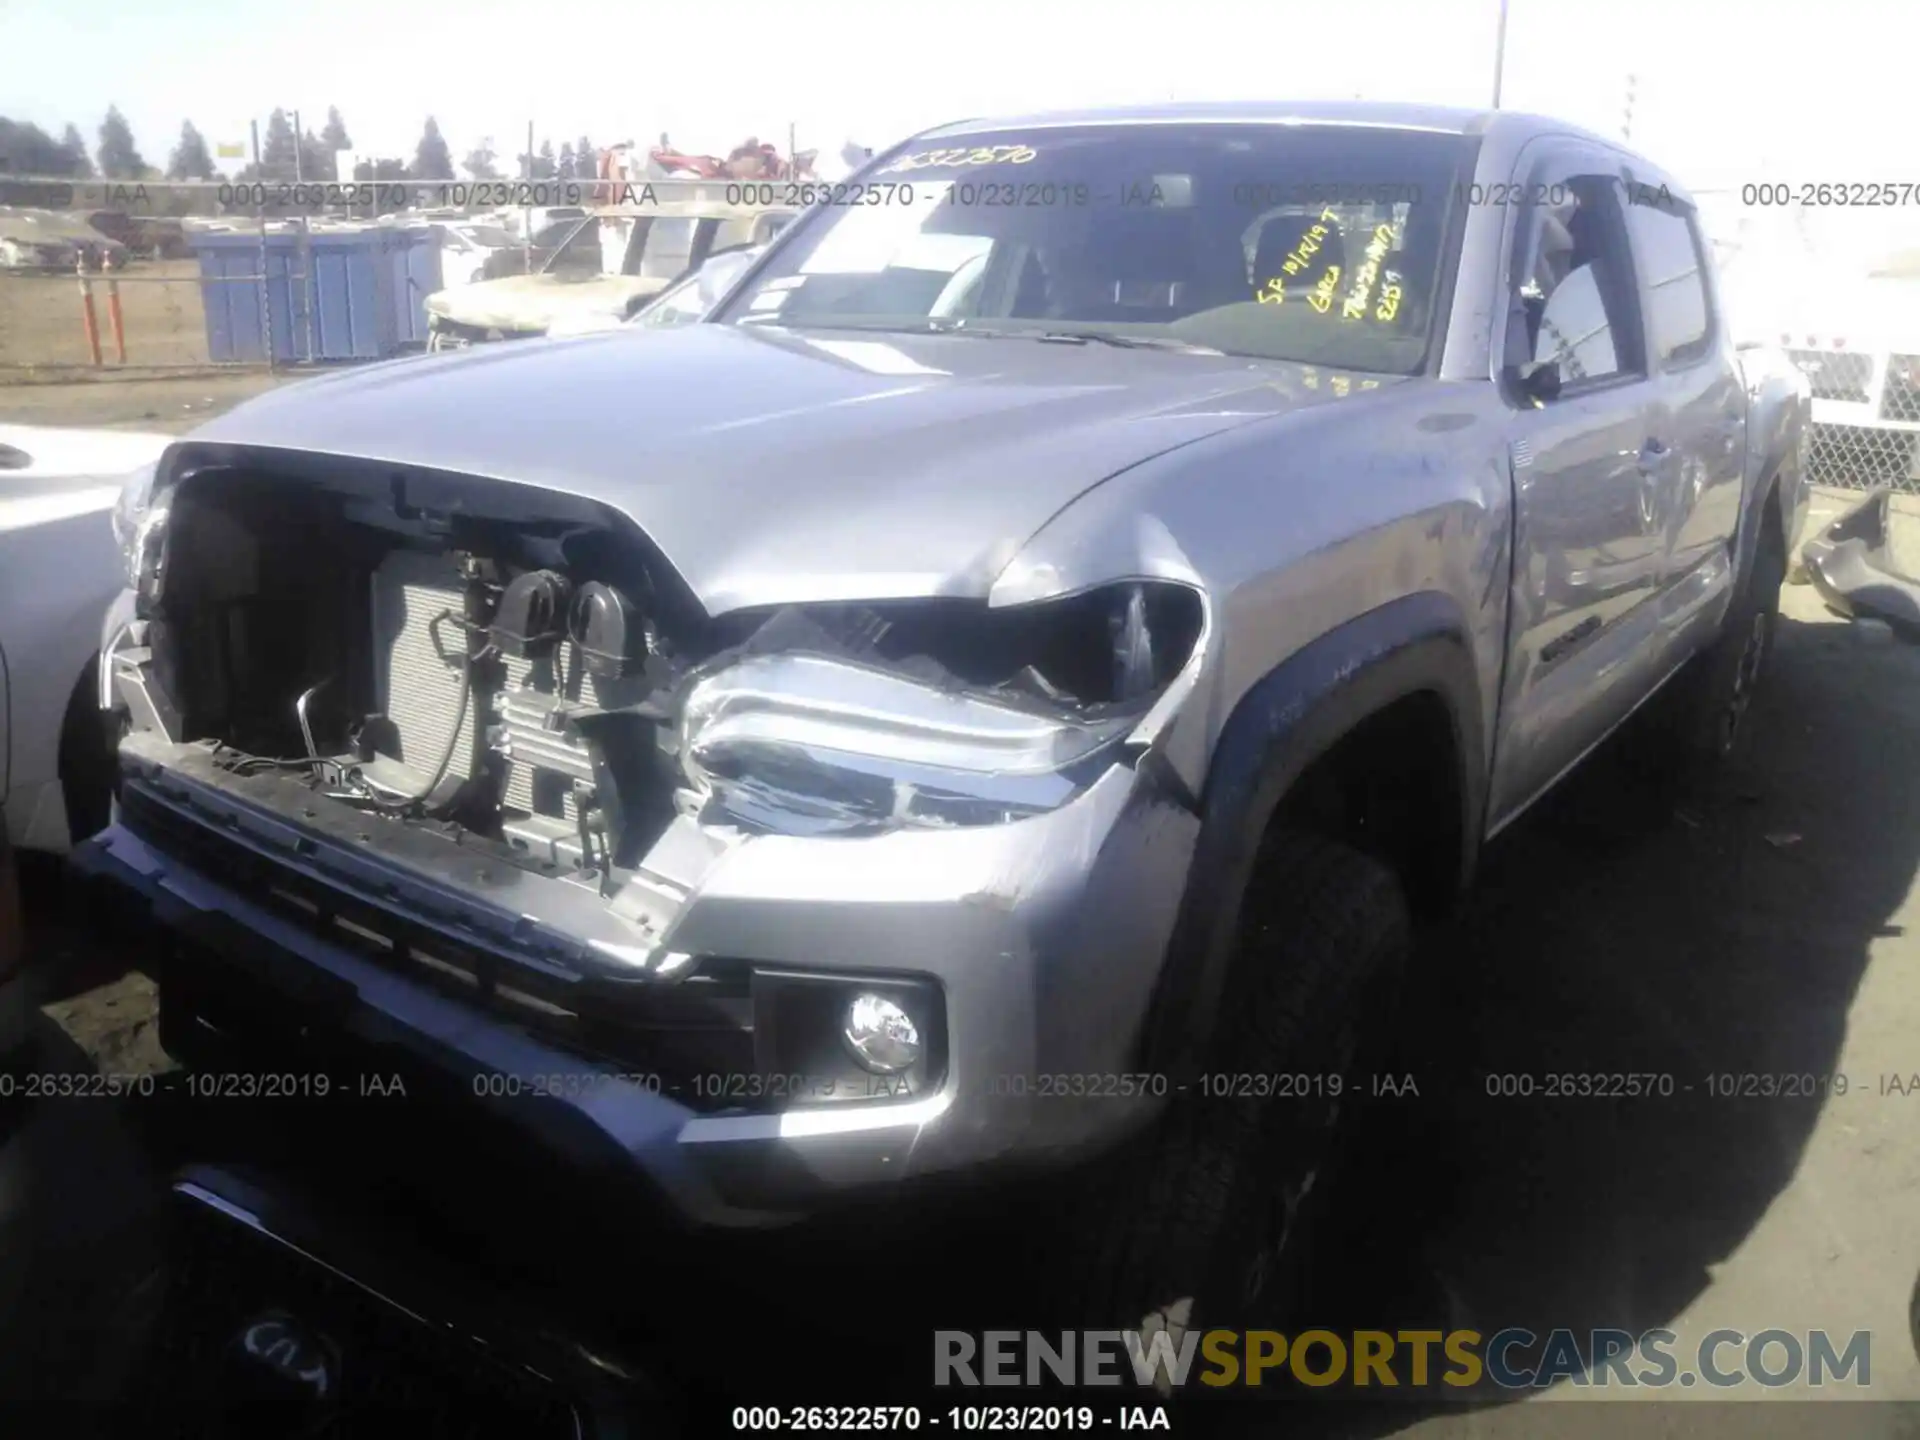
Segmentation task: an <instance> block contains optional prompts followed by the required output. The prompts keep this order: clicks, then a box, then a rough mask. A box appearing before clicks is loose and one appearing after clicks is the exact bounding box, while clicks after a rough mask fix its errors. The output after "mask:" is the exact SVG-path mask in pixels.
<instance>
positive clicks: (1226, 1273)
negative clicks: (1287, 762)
mask: <svg viewBox="0 0 1920 1440" xmlns="http://www.w3.org/2000/svg"><path fill="white" fill-rule="evenodd" d="M1411 946H1412V922H1411V920H1410V918H1409V914H1408V908H1407V902H1406V898H1405V896H1404V894H1403V893H1402V890H1401V886H1400V883H1399V881H1398V879H1397V878H1396V877H1395V876H1394V875H1393V873H1392V872H1391V871H1389V870H1388V869H1386V868H1385V867H1384V866H1382V865H1380V864H1378V863H1377V862H1375V861H1373V860H1371V859H1369V858H1367V857H1366V856H1364V855H1362V854H1360V853H1358V852H1357V851H1354V850H1352V849H1349V848H1348V847H1346V846H1344V845H1340V844H1336V843H1334V842H1331V841H1328V840H1323V839H1320V838H1318V837H1315V836H1311V835H1304V834H1296V833H1283V834H1280V835H1276V836H1274V837H1272V838H1270V839H1269V840H1268V841H1267V842H1266V844H1265V847H1264V853H1263V854H1262V856H1261V858H1260V863H1259V864H1258V865H1257V867H1256V869H1255V871H1254V879H1253V882H1252V884H1251V885H1250V886H1249V891H1248V894H1247V897H1246V902H1245V905H1244V908H1243V915H1242V924H1241V933H1240V941H1239V951H1238V954H1237V955H1236V956H1235V958H1234V961H1233V968H1232V972H1231V974H1230V976H1229V978H1228V982H1227V991H1226V993H1225V995H1224V996H1223V997H1222V1003H1223V1007H1224V1008H1223V1010H1222V1012H1221V1014H1222V1022H1221V1023H1222V1027H1223V1029H1222V1031H1221V1033H1220V1035H1219V1037H1218V1042H1217V1043H1216V1045H1215V1046H1214V1048H1213V1052H1212V1054H1211V1056H1210V1058H1209V1060H1208V1073H1209V1074H1210V1075H1214V1076H1248V1077H1255V1079H1256V1080H1257V1077H1262V1076H1274V1075H1316V1074H1318V1075H1328V1076H1332V1075H1339V1076H1341V1077H1342V1081H1343V1083H1342V1086H1341V1092H1342V1093H1341V1095H1340V1098H1339V1099H1338V1100H1334V1099H1333V1098H1332V1097H1331V1096H1329V1095H1326V1094H1322V1095H1320V1096H1312V1095H1308V1096H1299V1095H1287V1094H1281V1095H1276V1094H1274V1093H1272V1089H1273V1087H1270V1086H1267V1085H1263V1084H1259V1083H1254V1084H1251V1085H1239V1084H1232V1085H1229V1086H1228V1087H1227V1092H1226V1093H1201V1090H1200V1087H1195V1086H1190V1087H1189V1088H1188V1090H1187V1091H1186V1092H1185V1093H1184V1094H1182V1095H1181V1096H1180V1097H1179V1098H1178V1099H1177V1100H1176V1101H1175V1103H1174V1105H1173V1107H1172V1108H1171V1109H1170V1110H1169V1112H1168V1113H1167V1114H1166V1115H1165V1116H1164V1117H1162V1120H1161V1123H1159V1124H1158V1125H1157V1126H1156V1127H1155V1128H1154V1129H1153V1130H1152V1131H1151V1132H1149V1133H1148V1134H1146V1135H1145V1136H1143V1137H1141V1138H1140V1140H1139V1141H1138V1142H1137V1143H1135V1144H1133V1145H1131V1146H1129V1147H1127V1148H1126V1149H1125V1150H1124V1151H1123V1152H1122V1153H1121V1154H1119V1155H1116V1156H1114V1157H1112V1158H1111V1159H1110V1160H1109V1161H1108V1162H1107V1163H1106V1164H1105V1165H1103V1166H1100V1167H1098V1169H1097V1172H1096V1174H1095V1175H1092V1176H1089V1177H1088V1183H1087V1187H1086V1199H1087V1201H1088V1204H1087V1205H1086V1207H1085V1209H1084V1210H1083V1211H1082V1212H1081V1213H1080V1214H1079V1215H1077V1216H1075V1217H1074V1218H1073V1220H1071V1221H1070V1222H1069V1223H1070V1224H1071V1225H1072V1226H1073V1233H1070V1234H1069V1235H1068V1236H1066V1237H1065V1244H1066V1245H1067V1246H1068V1253H1069V1257H1070V1259H1069V1273H1068V1274H1067V1275H1065V1276H1063V1277H1062V1279H1063V1283H1062V1284H1061V1285H1059V1286H1058V1287H1056V1288H1057V1289H1058V1290H1060V1291H1063V1292H1064V1293H1062V1294H1060V1295H1059V1296H1058V1300H1059V1307H1060V1310H1061V1313H1062V1317H1063V1323H1064V1324H1066V1325H1070V1326H1086V1327H1092V1328H1101V1329H1114V1328H1118V1329H1147V1330H1153V1329H1159V1328H1166V1329H1169V1330H1174V1331H1175V1332H1176V1334H1175V1338H1176V1342H1177V1339H1178V1331H1179V1330H1189V1329H1196V1328H1197V1329H1200V1330H1205V1329H1208V1328H1212V1327H1215V1326H1224V1327H1229V1328H1245V1327H1246V1326H1247V1325H1248V1324H1249V1323H1252V1322H1253V1321H1254V1320H1255V1319H1256V1318H1257V1319H1258V1320H1259V1322H1260V1323H1263V1324H1264V1323H1269V1322H1270V1321H1271V1320H1272V1319H1273V1318H1274V1317H1276V1316H1278V1315H1282V1314H1285V1313H1287V1312H1288V1311H1289V1310H1290V1309H1291V1308H1292V1306H1293V1304H1294V1302H1295V1301H1297V1300H1298V1298H1299V1297H1300V1295H1301V1294H1302V1293H1304V1291H1305V1289H1306V1286H1307V1283H1308V1281H1309V1279H1310V1276H1309V1273H1308V1267H1307V1261H1308V1260H1309V1258H1310V1257H1311V1254H1312V1250H1313V1246H1312V1244H1311V1240H1310V1237H1311V1234H1312V1231H1313V1229H1314V1226H1315V1225H1316V1223H1317V1222H1318V1220H1319V1218H1320V1216H1321V1215H1322V1214H1323V1213H1324V1211H1325V1208H1326V1203H1325V1202H1326V1199H1327V1196H1328V1194H1329V1193H1330V1192H1331V1190H1332V1188H1333V1186H1332V1184H1331V1181H1332V1178H1333V1176H1332V1173H1331V1172H1332V1171H1333V1170H1334V1169H1336V1168H1337V1163H1338V1159H1339V1154H1340V1150H1341V1148H1342V1147H1341V1145H1340V1140H1341V1138H1342V1136H1343V1135H1344V1134H1347V1133H1351V1132H1350V1128H1349V1126H1350V1122H1351V1119H1352V1116H1353V1113H1354V1111H1355V1110H1356V1109H1357V1108H1358V1107H1357V1106H1356V1105H1355V1103H1354V1102H1355V1100H1356V1099H1359V1100H1362V1101H1364V1097H1365V1094H1366V1090H1367V1082H1366V1081H1364V1080H1362V1079H1361V1077H1362V1076H1363V1075H1367V1074H1370V1073H1371V1072H1370V1070H1369V1067H1370V1065H1372V1064H1373V1063H1374V1062H1375V1061H1376V1060H1377V1059H1378V1057H1379V1054H1380V1052H1381V1047H1382V1045H1383V1044H1384V1043H1385V1041H1386V1040H1387V1039H1388V1038H1389V1037H1390V1035H1391V1032H1392V1027H1393V1019H1394V1011H1395V1006H1396V1002H1397V1000H1398V995H1399V990H1400V984H1401V981H1402V979H1403V977H1404V974H1405V969H1406V962H1407V957H1408V954H1409V951H1410V949H1411ZM1206 1088H1208V1089H1211V1090H1218V1089H1219V1087H1217V1086H1213V1085H1209V1086H1208V1087H1206ZM1329 1088H1330V1087H1329ZM1303 1185H1304V1189H1303V1188H1302V1187H1303ZM1256 1281H1257V1282H1258V1283H1256ZM1256 1307H1257V1309H1256Z"/></svg>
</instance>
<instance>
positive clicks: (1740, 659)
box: [1652, 523, 1787, 781]
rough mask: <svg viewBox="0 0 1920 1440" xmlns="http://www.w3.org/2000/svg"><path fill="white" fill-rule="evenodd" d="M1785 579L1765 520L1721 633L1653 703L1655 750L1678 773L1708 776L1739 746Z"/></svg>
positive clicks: (1775, 537)
mask: <svg viewBox="0 0 1920 1440" xmlns="http://www.w3.org/2000/svg"><path fill="white" fill-rule="evenodd" d="M1786 577H1787V548H1786V544H1785V542H1784V541H1783V540H1782V539H1781V537H1780V532H1779V530H1778V528H1777V527H1775V526H1774V525H1773V524H1771V523H1768V524H1767V525H1766V526H1765V528H1764V529H1763V530H1762V531H1761V534H1760V542H1759V546H1758V548H1757V549H1756V551H1755V552H1754V557H1753V563H1752V564H1751V565H1750V566H1749V567H1748V570H1747V579H1746V584H1745V585H1744V586H1742V588H1741V591H1740V593H1739V595H1737V596H1736V597H1735V599H1734V601H1733V603H1732V605H1730V606H1729V607H1728V609H1727V617H1726V619H1725V621H1724V622H1722V624H1721V627H1720V634H1719V635H1718V637H1716V638H1715V640H1714V642H1713V643H1712V644H1711V645H1709V646H1708V647H1707V648H1706V649H1705V650H1703V651H1702V652H1701V653H1700V654H1699V655H1697V656H1695V657H1694V658H1693V659H1692V660H1691V661H1689V662H1688V664H1687V667H1686V668H1685V669H1684V670H1683V671H1682V672H1681V673H1680V674H1679V675H1677V676H1675V677H1674V679H1673V681H1672V683H1671V684H1670V685H1669V686H1668V687H1667V694H1665V695H1663V696H1662V697H1660V699H1659V700H1658V701H1656V702H1655V713H1654V715H1653V717H1652V720H1653V724H1654V735H1655V737H1657V738H1655V739H1654V741H1653V748H1654V754H1655V755H1656V757H1657V758H1658V759H1659V760H1661V761H1662V762H1663V763H1664V764H1665V765H1667V766H1668V767H1670V768H1671V769H1673V770H1674V771H1676V772H1677V776H1678V778H1684V779H1688V780H1695V781H1704V780H1706V779H1709V778H1711V777H1712V775H1713V774H1714V772H1715V771H1717V770H1718V769H1719V767H1720V766H1721V765H1722V764H1724V763H1725V762H1726V761H1727V760H1728V759H1729V758H1730V757H1731V756H1733V755H1734V754H1735V753H1736V751H1737V750H1738V749H1739V747H1740V743H1741V740H1742V739H1743V737H1744V736H1745V734H1746V730H1747V724H1746V721H1747V716H1748V712H1749V711H1750V710H1751V709H1752V706H1753V697H1754V695H1755V693H1756V692H1757V691H1758V689H1759V684H1760V677H1761V674H1762V672H1763V671H1764V669H1765V667H1766V661H1767V657H1768V655H1769V654H1771V653H1772V650H1773V641H1774V632H1775V630H1776V628H1777V626H1778V623H1779V619H1780V587H1781V585H1782V584H1784V583H1785V581H1786Z"/></svg>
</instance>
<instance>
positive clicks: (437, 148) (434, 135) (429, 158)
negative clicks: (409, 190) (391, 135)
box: [413, 115, 453, 180]
mask: <svg viewBox="0 0 1920 1440" xmlns="http://www.w3.org/2000/svg"><path fill="white" fill-rule="evenodd" d="M413 178H414V179H416V180H451V179H453V152H452V151H451V150H449V149H447V141H446V137H445V136H443V135H442V134H441V133H440V125H439V122H438V121H436V120H435V119H434V118H433V117H432V116H431V115H429V116H428V117H427V128H426V129H425V130H423V131H421V132H420V143H419V145H418V146H416V147H415V148H414V152H413Z"/></svg>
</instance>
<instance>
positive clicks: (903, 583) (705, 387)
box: [188, 325, 1399, 614]
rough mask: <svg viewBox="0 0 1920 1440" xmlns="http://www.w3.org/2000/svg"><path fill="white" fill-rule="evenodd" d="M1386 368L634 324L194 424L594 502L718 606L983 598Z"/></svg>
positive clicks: (472, 356)
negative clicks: (1107, 501) (1148, 489)
mask: <svg viewBox="0 0 1920 1440" xmlns="http://www.w3.org/2000/svg"><path fill="white" fill-rule="evenodd" d="M1396 383H1399V382H1396V381H1393V380H1390V379H1385V378H1381V377H1358V376H1340V375H1336V374H1334V373H1332V372H1328V371H1325V370H1321V371H1319V372H1317V373H1316V372H1314V371H1312V370H1310V369H1307V368H1305V367H1301V366H1298V365H1290V364H1283V363H1279V362H1269V361H1254V360H1248V359H1245V358H1239V357H1227V356H1218V357H1215V356H1209V355H1195V354H1180V353H1166V352H1156V351H1147V350H1119V349H1113V348H1110V347H1106V346H1101V345H1094V344H1089V345H1084V346H1076V345H1062V344H1051V343H1042V342H1039V341H1035V340H1029V339H992V338H986V337H982V336H967V335H964V334H962V335H951V334H950V335H884V334H875V333H862V332H855V331H832V332H821V331H810V332H807V333H806V334H804V335H803V334H800V333H797V332H792V331H779V330H754V329H742V328H736V327H732V326H723V325H688V326H684V327H680V328H678V329H662V330H646V329H641V330H635V329H632V328H630V327H622V329H621V330H619V331H616V332H612V333H607V334H599V335H587V336H582V337H579V338H574V339H565V340H532V341H525V342H522V343H519V344H515V345H511V346H504V345H503V346H481V347H478V348H475V349H471V350H465V351H460V352H456V353H454V354H451V355H434V356H426V357H421V358H416V359H408V360H400V361H396V362H392V363H390V364H385V365H377V366H370V367H367V368H366V369H363V370H358V371H349V372H343V373H340V374H337V375H330V376H325V377H322V378H320V379H316V380H312V381H308V382H306V383H303V384H299V385H293V386H288V387H285V388H283V389H280V390H276V391H272V392H269V393H268V394H266V395H262V396H260V397H258V398H256V399H254V400H252V401H250V402H248V403H247V404H245V405H242V406H240V407H239V408H237V409H235V410H233V411H231V412H229V413H228V414H226V415H224V416H222V417H220V418H219V419H216V420H214V421H212V422H210V423H209V424H207V425H204V426H202V427H201V428H200V429H198V430H196V431H194V432H193V434H192V435H191V436H190V437H189V440H188V443H189V444H199V443H207V444H219V445H238V446H247V447H264V448H267V449H281V450H291V451H305V452H313V453H319V454H326V455H333V456H343V457H362V458H365V459H368V460H373V461H382V462H387V463H391V464H398V465H412V466H422V467H426V468H430V469H434V470H441V471H450V472H455V473H459V474H466V475H474V476H483V477H489V478H492V479H497V480H502V481H510V482H518V483H521V484H525V485H532V486H539V487H542V488H545V489H550V490H559V491H563V492H566V493H569V494H573V495H578V496H582V497H584V498H587V499H590V500H596V501H599V502H601V503H604V504H606V505H608V506H610V507H612V508H613V509H615V510H617V511H619V512H621V513H623V514H624V515H626V516H628V517H629V518H630V519H631V520H632V521H633V523H634V524H635V525H637V526H638V527H639V528H640V529H641V530H643V531H644V532H645V533H646V534H647V535H648V536H649V537H650V538H651V539H652V541H653V542H654V543H655V544H656V545H657V546H658V547H659V548H660V550H661V551H662V552H663V553H664V554H665V556H666V558H667V560H668V561H669V562H670V563H671V564H672V565H673V566H674V567H675V569H677V570H678V571H679V572H680V575H681V576H682V578H683V579H684V580H685V581H686V582H687V584H688V586H689V587H690V588H691V589H692V591H693V592H694V594H695V596H697V597H698V599H699V600H700V602H701V604H703V605H704V606H705V607H706V608H707V610H708V611H709V613H712V614H720V613H722V612H724V611H727V610H732V609H737V608H740V607H743V606H750V605H767V604H776V603H791V602H799V601H808V600H850V599H869V600H881V599H900V598H911V597H924V596H935V595H944V596H975V597H978V596H984V595H985V594H986V593H987V591H988V589H989V588H990V587H991V585H992V583H993V580H994V578H995V577H996V576H997V575H998V574H999V572H1000V571H1001V570H1002V569H1003V568H1004V567H1005V566H1006V564H1007V562H1008V561H1010V560H1011V559H1012V558H1013V556H1014V555H1015V554H1016V553H1017V552H1018V551H1019V549H1020V548H1021V546H1022V545H1023V544H1024V543H1025V542H1026V541H1027V540H1028V538H1029V537H1031V536H1032V535H1033V534H1034V533H1035V532H1036V531H1037V530H1039V529H1040V527H1041V526H1042V525H1044V524H1045V523H1046V522H1047V521H1048V520H1049V519H1051V518H1052V517H1053V516H1054V515H1055V514H1057V513H1058V512H1059V511H1060V510H1061V509H1062V508H1064V507H1065V506H1067V505H1068V504H1070V503H1072V502H1073V501H1074V500H1075V499H1076V498H1077V497H1079V496H1080V495H1081V494H1083V493H1084V492H1085V491H1086V490H1088V489H1089V488H1090V487H1092V486H1095V485H1098V484H1099V483H1100V482H1101V481H1103V480H1105V479H1107V478H1109V477H1110V476H1113V475H1115V474H1117V473H1119V472H1120V471H1122V470H1124V469H1126V468H1128V467H1129V466H1132V465H1135V464H1137V463H1139V462H1140V461H1142V460H1146V459H1148V458H1151V457H1152V456H1154V455H1157V454H1160V453H1163V452H1165V451H1167V450H1171V449H1173V448H1175V447H1178V446H1181V445H1185V444H1189V443H1191V442H1193V441H1195V440H1200V439H1203V438H1205V437H1206V436H1209V435H1212V434H1216V433H1219V432H1220V431H1222V430H1226V429H1229V428H1232V427H1234V426H1236V425H1240V424H1245V423H1248V422H1250V421H1253V420H1256V419H1259V418H1262V417H1265V416H1271V415H1275V414H1280V413H1284V412H1286V411H1289V410H1296V409H1300V408H1303V407H1306V406H1310V405H1317V404H1326V403H1332V402H1335V401H1336V400H1339V401H1340V403H1345V404H1354V405H1365V404H1366V403H1367V401H1368V399H1369V398H1370V396H1369V391H1368V390H1367V389H1362V388H1360V387H1361V386H1363V385H1364V386H1368V387H1375V386H1379V387H1385V386H1389V385H1393V384H1396ZM1341 395H1345V396H1347V397H1350V398H1347V399H1345V400H1340V397H1341ZM1356 422H1357V423H1364V422H1360V421H1359V417H1358V416H1356Z"/></svg>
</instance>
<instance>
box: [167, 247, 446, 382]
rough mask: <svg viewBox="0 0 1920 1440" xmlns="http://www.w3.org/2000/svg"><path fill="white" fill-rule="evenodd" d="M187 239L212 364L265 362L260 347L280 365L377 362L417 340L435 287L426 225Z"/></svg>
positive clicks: (436, 263) (436, 261)
mask: <svg viewBox="0 0 1920 1440" xmlns="http://www.w3.org/2000/svg"><path fill="white" fill-rule="evenodd" d="M191 238H192V245H193V248H194V253H195V255H196V256H197V258H198V259H199V262H200V275H201V281H202V284H201V294H202V296H203V299H204V304H205V309H206V316H207V353H208V357H209V358H210V359H212V360H214V361H216V362H221V361H249V360H251V361H260V360H264V359H266V358H267V354H268V350H269V348H271V350H272V355H273V359H274V361H275V362H276V363H282V364H292V363H295V362H298V361H303V360H383V359H386V358H387V357H388V356H391V355H396V354H398V353H399V352H400V349H401V347H402V346H403V345H406V344H408V343H415V342H421V341H424V340H425V339H426V335H427V322H426V303H425V302H426V297H427V296H428V295H429V294H431V293H432V292H433V291H434V290H437V289H439V288H440V245H439V234H438V232H437V231H435V230H433V229H432V228H431V227H429V226H424V225H409V226H394V225H382V224H365V225H342V226H337V227H329V228H326V229H314V230H312V231H310V232H308V231H303V230H302V228H301V227H300V226H298V225H287V224H273V223H270V224H269V225H268V227H267V233H266V235H265V237H264V240H263V238H262V236H261V234H260V232H259V231H258V230H253V231H246V230H234V231H225V232H219V231H216V232H205V231H202V232H199V233H197V234H194V235H193V236H192V237H191ZM263 263H264V266H265V269H264V274H265V277H266V280H265V284H264V286H263V285H262V284H261V283H260V280H259V278H258V277H260V276H261V275H262V273H263V271H262V265H263ZM263 302H264V303H263ZM269 337H270V338H271V346H270V347H269Z"/></svg>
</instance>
